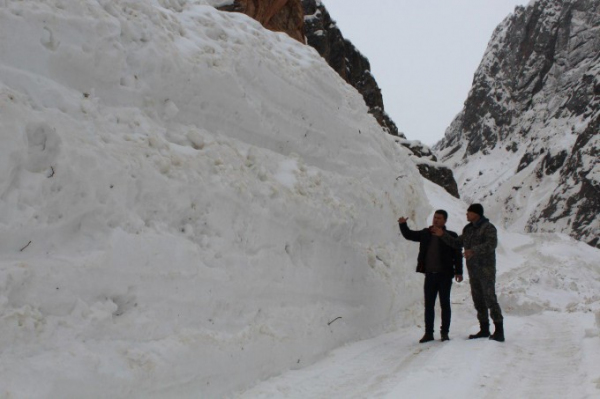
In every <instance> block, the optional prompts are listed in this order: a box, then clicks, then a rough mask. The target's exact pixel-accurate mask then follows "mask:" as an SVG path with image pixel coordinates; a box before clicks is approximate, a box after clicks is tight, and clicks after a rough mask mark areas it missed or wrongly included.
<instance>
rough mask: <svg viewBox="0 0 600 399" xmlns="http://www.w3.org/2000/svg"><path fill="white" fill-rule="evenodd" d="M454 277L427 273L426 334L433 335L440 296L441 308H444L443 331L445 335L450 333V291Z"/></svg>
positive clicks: (425, 289)
mask: <svg viewBox="0 0 600 399" xmlns="http://www.w3.org/2000/svg"><path fill="white" fill-rule="evenodd" d="M453 277H454V276H452V275H448V274H445V273H425V287H424V291H425V332H426V333H432V334H433V322H434V320H435V300H436V299H437V296H438V294H439V296H440V306H441V307H442V329H441V331H442V332H443V333H447V332H449V331H450V317H451V315H452V310H451V309H450V290H451V289H452V278H453Z"/></svg>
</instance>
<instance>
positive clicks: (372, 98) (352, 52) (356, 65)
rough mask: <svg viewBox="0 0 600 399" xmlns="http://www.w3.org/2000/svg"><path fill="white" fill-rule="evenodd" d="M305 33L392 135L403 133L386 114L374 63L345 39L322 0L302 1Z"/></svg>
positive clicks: (308, 40)
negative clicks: (374, 75)
mask: <svg viewBox="0 0 600 399" xmlns="http://www.w3.org/2000/svg"><path fill="white" fill-rule="evenodd" d="M302 6H303V7H304V15H305V18H304V32H305V34H306V40H307V42H308V44H309V45H310V46H312V47H314V48H315V49H316V50H317V51H318V52H319V54H321V56H322V57H323V58H325V60H326V61H327V63H328V64H329V65H330V66H331V67H332V68H333V69H334V70H335V71H336V72H337V73H338V74H339V75H340V76H341V77H342V78H343V79H344V80H345V81H346V82H348V83H349V84H350V85H351V86H353V87H354V88H356V90H358V92H359V93H360V94H362V96H363V98H364V99H365V103H366V104H367V106H368V107H369V110H370V113H371V114H372V115H373V116H374V117H375V119H377V122H379V124H380V125H381V126H382V127H383V128H384V129H385V130H386V131H387V132H388V133H390V134H392V135H394V136H398V135H401V134H399V133H398V128H397V127H396V124H395V123H394V121H392V120H391V119H390V117H389V116H388V115H387V114H386V113H385V111H384V106H383V97H382V95H381V89H379V86H378V85H377V82H376V81H375V78H374V77H373V75H372V74H371V65H370V64H369V60H367V59H366V58H365V57H364V56H363V55H362V54H361V53H360V52H359V51H358V50H357V49H356V47H354V45H353V44H352V43H350V41H348V40H346V39H344V36H343V35H342V32H341V31H340V30H339V28H338V27H337V25H336V24H335V21H333V20H332V19H331V16H330V15H329V12H328V11H327V9H325V6H323V4H322V3H321V2H320V1H319V0H302Z"/></svg>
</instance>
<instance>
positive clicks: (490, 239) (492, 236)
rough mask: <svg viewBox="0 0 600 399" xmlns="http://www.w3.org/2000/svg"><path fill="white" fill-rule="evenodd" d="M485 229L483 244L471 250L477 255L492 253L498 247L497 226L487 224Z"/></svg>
mask: <svg viewBox="0 0 600 399" xmlns="http://www.w3.org/2000/svg"><path fill="white" fill-rule="evenodd" d="M483 228H484V231H483V233H482V234H483V237H484V240H483V243H481V244H479V245H476V246H474V247H473V248H471V249H472V250H473V251H474V252H475V254H477V255H480V254H489V253H492V252H494V251H495V250H496V247H497V246H498V232H497V230H496V226H494V225H493V224H491V223H486V225H485V226H483Z"/></svg>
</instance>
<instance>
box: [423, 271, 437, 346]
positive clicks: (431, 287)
mask: <svg viewBox="0 0 600 399" xmlns="http://www.w3.org/2000/svg"><path fill="white" fill-rule="evenodd" d="M424 292H425V333H426V334H433V324H434V321H435V300H436V297H437V294H438V287H437V284H436V281H435V275H434V274H432V273H426V274H425V287H424Z"/></svg>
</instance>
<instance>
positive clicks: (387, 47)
mask: <svg viewBox="0 0 600 399" xmlns="http://www.w3.org/2000/svg"><path fill="white" fill-rule="evenodd" d="M321 1H322V3H323V4H324V5H325V8H327V10H328V11H329V13H330V14H331V17H332V18H333V19H334V20H335V21H336V22H337V24H338V27H339V28H340V30H341V31H342V34H343V35H344V37H345V38H346V39H348V40H350V41H351V42H352V43H353V44H354V45H355V46H356V47H357V48H358V50H359V51H360V52H361V53H362V54H363V55H365V56H366V57H367V58H368V59H369V62H370V63H371V71H372V73H373V75H374V76H375V79H376V80H377V83H378V84H379V87H380V88H381V91H382V92H383V101H384V106H385V110H386V112H387V113H388V115H390V117H391V118H392V120H394V122H396V125H398V129H399V130H400V131H401V132H404V134H405V135H406V137H407V138H408V139H411V140H421V141H422V142H423V143H425V144H429V145H432V144H434V143H436V142H437V141H439V140H440V139H441V138H442V137H443V135H444V131H445V130H446V127H448V125H450V122H452V119H454V117H455V116H456V114H457V113H458V112H459V111H460V110H461V109H462V107H463V103H464V101H465V100H466V98H467V94H468V93H469V89H470V88H471V83H472V81H473V74H474V73H475V70H476V69H477V67H478V66H479V63H480V61H481V58H482V56H483V53H484V52H485V49H486V47H487V43H488V41H489V39H490V38H491V36H492V32H493V31H494V29H495V28H496V26H498V24H500V22H502V20H504V18H505V17H507V16H508V15H509V14H511V13H512V12H513V11H514V9H515V6H517V5H527V4H528V3H529V0H371V1H368V2H367V1H365V0H321Z"/></svg>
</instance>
